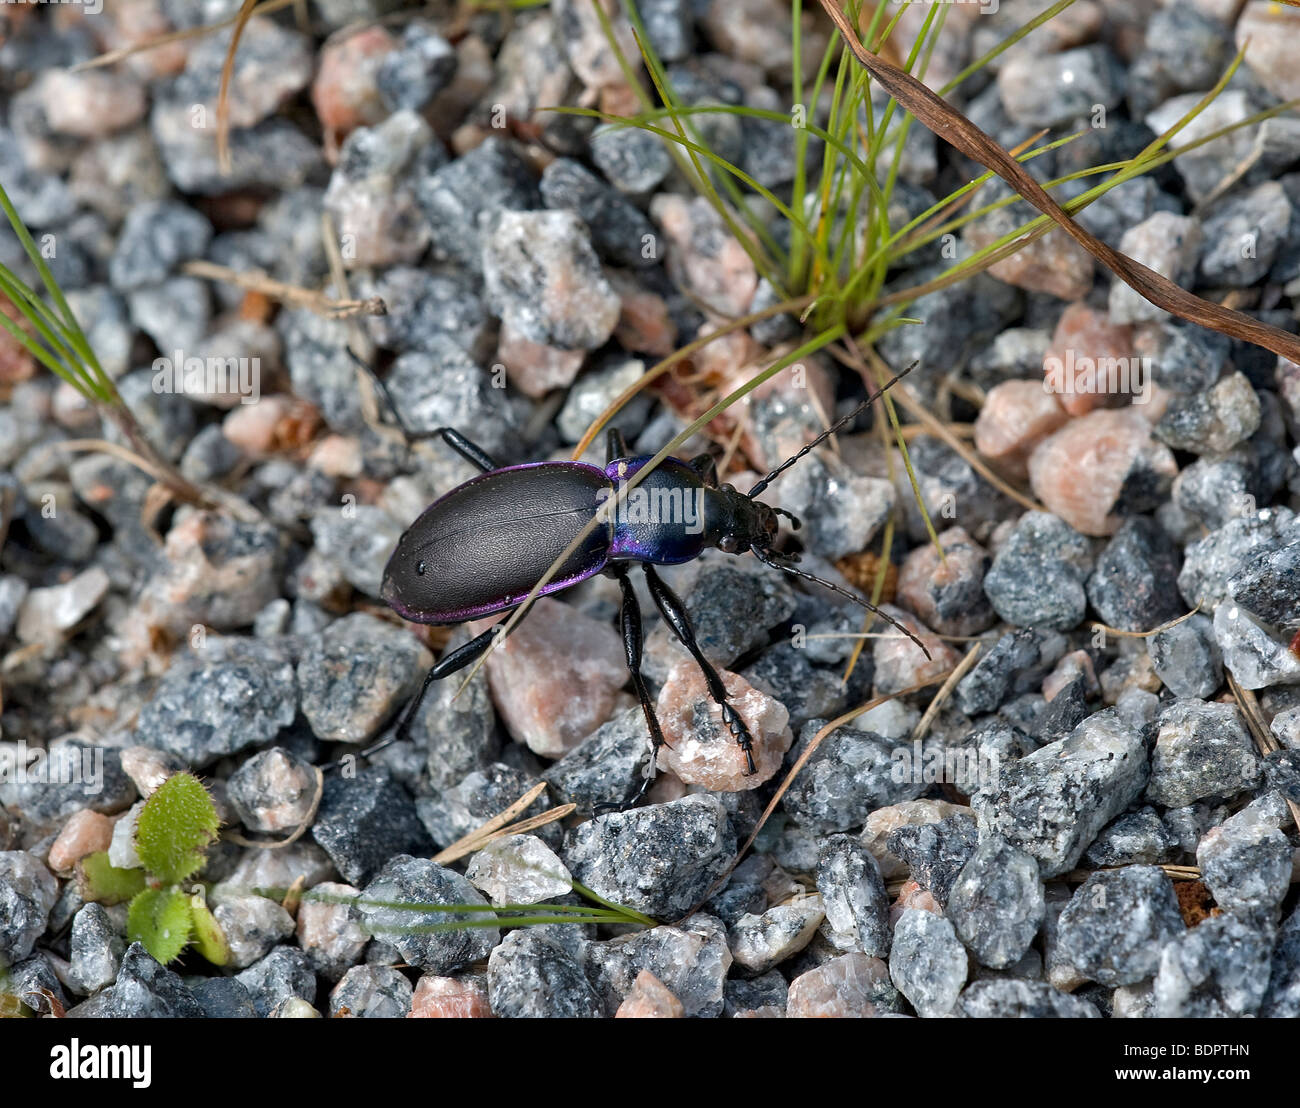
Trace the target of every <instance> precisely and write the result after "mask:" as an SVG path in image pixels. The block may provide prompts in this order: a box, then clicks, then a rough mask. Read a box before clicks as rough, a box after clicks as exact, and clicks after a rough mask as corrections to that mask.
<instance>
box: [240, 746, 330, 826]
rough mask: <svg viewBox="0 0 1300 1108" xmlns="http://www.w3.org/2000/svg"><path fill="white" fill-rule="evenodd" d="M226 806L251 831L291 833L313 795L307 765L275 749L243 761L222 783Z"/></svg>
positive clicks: (313, 777) (307, 811) (312, 778)
mask: <svg viewBox="0 0 1300 1108" xmlns="http://www.w3.org/2000/svg"><path fill="white" fill-rule="evenodd" d="M226 792H227V796H228V797H229V800H230V803H231V804H232V805H233V806H234V809H235V812H236V814H237V815H238V816H239V818H240V820H241V821H242V822H243V824H244V826H245V827H247V828H249V829H250V830H253V831H291V830H293V829H294V828H296V827H298V826H299V825H300V824H301V823H302V822H303V821H304V820H305V819H306V818H307V817H308V815H309V814H310V812H311V805H312V800H313V798H314V795H315V792H316V775H315V774H314V773H313V772H312V766H311V763H310V762H308V761H307V760H306V759H303V758H299V757H298V756H297V755H295V754H294V753H292V752H291V751H288V750H284V749H282V748H281V747H278V746H275V747H272V748H271V749H270V750H264V751H262V753H260V754H254V755H253V756H252V757H251V758H249V759H248V760H247V761H245V762H243V763H242V764H241V765H240V766H239V768H238V769H237V770H235V772H234V773H232V774H231V775H230V777H229V779H228V780H227V782H226Z"/></svg>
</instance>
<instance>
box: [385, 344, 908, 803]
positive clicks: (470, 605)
mask: <svg viewBox="0 0 1300 1108" xmlns="http://www.w3.org/2000/svg"><path fill="white" fill-rule="evenodd" d="M363 368H365V369H366V371H367V373H368V374H369V375H370V377H371V380H372V381H373V382H374V383H375V384H376V385H377V386H378V387H379V391H380V392H381V393H382V394H383V395H384V397H385V400H386V401H387V403H388V407H389V408H390V410H391V411H392V412H393V415H394V417H395V418H396V419H397V421H398V424H399V426H400V427H401V430H402V431H403V433H404V434H405V436H406V437H407V439H408V441H415V440H417V439H421V438H432V437H435V436H437V437H441V438H442V440H443V441H444V442H445V443H446V444H447V445H448V446H450V447H451V448H452V449H453V450H455V451H456V453H458V454H459V455H460V456H461V457H462V458H464V459H465V460H466V461H468V462H469V463H470V464H471V465H473V466H474V467H475V468H477V469H478V470H479V471H480V472H479V475H478V476H476V477H473V478H471V479H470V480H468V481H466V482H465V483H464V484H462V485H459V486H458V487H456V488H454V489H452V490H451V491H450V492H448V493H447V494H446V495H444V496H442V497H440V498H439V499H437V500H435V501H434V502H433V503H432V504H430V505H429V507H427V508H426V509H425V510H424V511H423V512H422V513H421V514H420V516H419V518H418V519H416V521H415V522H414V523H413V524H411V526H410V527H409V528H408V529H407V530H406V531H405V532H404V533H403V534H402V536H401V538H400V539H399V540H398V543H397V546H396V548H395V549H394V551H393V553H392V556H391V557H390V558H389V560H388V564H387V566H386V567H385V569H384V576H383V585H382V588H381V590H380V596H381V598H382V599H383V600H384V602H385V603H387V604H388V605H389V607H391V608H392V609H393V611H395V612H396V613H397V614H398V615H400V616H401V617H402V618H403V619H407V620H410V621H412V622H415V623H425V624H441V625H455V624H461V623H466V622H468V621H470V620H477V619H483V618H485V617H487V616H492V615H497V614H505V618H504V619H502V620H501V621H500V622H498V623H497V624H495V625H494V626H492V627H490V628H488V629H487V630H486V631H484V632H482V633H481V634H479V635H478V636H476V637H475V638H473V639H471V640H470V641H469V642H468V643H465V644H464V645H463V646H460V647H459V648H457V649H456V650H453V651H451V652H450V653H448V654H446V655H444V656H443V657H442V658H441V659H439V660H438V662H437V663H436V664H435V665H434V666H432V667H431V668H430V669H429V671H428V673H427V674H426V676H425V679H424V682H423V684H422V685H421V687H420V691H419V692H418V693H417V694H416V696H415V697H414V698H413V699H412V701H411V702H410V704H409V705H408V706H407V708H406V710H405V711H404V712H403V714H402V717H401V720H400V722H399V723H398V726H397V728H396V730H395V731H394V733H393V734H392V735H391V736H390V737H389V738H388V739H387V740H385V741H384V742H383V743H380V744H377V745H376V746H374V747H372V748H370V750H368V751H366V754H367V755H368V754H370V753H373V752H374V751H376V750H377V749H379V747H380V746H383V745H387V743H389V742H392V741H395V740H397V739H403V738H406V737H407V735H408V734H409V732H410V728H411V724H412V722H413V720H414V718H415V715H416V713H417V712H418V711H419V706H420V704H421V702H422V701H423V699H424V697H425V695H426V694H427V692H428V690H429V686H430V685H432V684H433V682H435V681H439V680H441V679H442V678H444V677H447V676H448V675H450V674H452V673H455V672H456V671H457V670H460V669H463V668H464V667H466V666H468V665H470V664H471V663H473V662H474V661H475V660H477V659H478V658H479V657H481V656H482V655H483V654H485V653H486V652H487V651H488V649H489V648H490V647H491V645H492V642H493V640H494V639H495V638H496V636H497V635H498V634H500V633H501V632H502V630H503V627H504V624H505V623H506V621H507V620H508V619H509V616H510V613H512V612H513V611H514V609H515V608H517V607H518V606H519V605H520V604H521V603H523V602H524V601H525V600H526V599H527V598H528V596H529V594H530V593H531V592H532V591H533V589H534V588H535V587H536V585H537V582H538V581H539V580H540V579H541V578H542V576H543V575H544V574H545V573H546V572H547V570H548V569H550V568H551V566H552V564H553V563H555V562H556V561H557V560H559V565H558V567H557V569H556V572H555V574H554V575H553V577H552V579H551V580H550V581H548V582H547V583H546V584H545V585H544V586H543V587H542V588H541V589H540V590H539V591H538V595H540V596H546V595H550V594H552V593H557V592H561V591H563V590H564V589H567V588H570V587H571V586H573V585H576V584H577V583H578V582H580V581H585V580H587V579H588V578H590V577H593V576H595V575H596V574H598V573H606V574H609V575H611V576H613V577H614V578H615V579H616V580H617V581H618V583H619V586H620V589H621V592H622V606H621V611H620V625H621V631H622V639H623V650H624V655H625V660H626V662H627V668H628V671H629V673H630V675H631V681H632V687H633V689H634V691H635V692H636V695H637V699H638V700H639V701H640V704H641V710H642V713H643V714H644V716H645V721H646V726H647V728H648V729H649V733H650V742H651V759H650V767H649V769H648V772H647V776H646V777H645V779H644V780H643V781H642V783H641V786H640V788H639V789H638V791H637V792H636V794H635V795H634V796H633V797H632V798H631V799H630V800H628V801H627V802H626V804H634V803H636V801H637V800H639V799H640V798H641V797H642V796H644V795H645V792H646V790H647V789H648V788H649V784H650V781H651V777H650V774H652V773H653V767H654V765H655V762H656V760H657V756H658V753H659V749H660V747H662V746H663V745H664V736H663V731H662V729H661V728H660V725H659V720H658V718H657V716H656V714H655V709H654V705H653V703H652V701H651V698H650V691H649V688H648V687H647V685H646V681H645V678H644V676H643V675H642V672H641V656H642V643H643V634H642V623H641V608H640V604H639V602H638V600H637V597H636V593H635V591H634V589H633V587H632V581H631V578H630V576H629V570H630V569H631V568H632V567H634V566H639V567H640V569H641V571H642V572H643V573H644V575H645V581H646V585H647V587H648V589H649V592H650V596H651V598H652V599H653V601H654V604H655V607H656V608H658V610H659V613H660V615H661V616H662V617H663V619H664V621H665V623H666V624H667V625H668V627H669V628H670V629H671V630H672V632H673V634H674V635H675V636H676V637H677V639H678V640H679V641H680V642H681V644H682V645H683V646H684V647H685V648H686V650H687V651H688V652H689V653H690V655H691V657H692V658H693V659H694V660H695V663H696V665H698V666H699V668H700V671H701V672H702V673H703V675H704V679H705V683H706V685H707V688H708V691H709V695H710V696H711V697H712V699H713V700H714V701H715V702H716V703H717V705H718V707H719V709H720V710H721V713H722V720H723V723H724V724H725V725H726V727H727V730H728V731H729V732H730V734H731V736H732V738H733V739H734V740H735V741H736V743H737V744H738V745H739V747H740V749H741V750H742V751H743V752H744V755H745V759H746V772H747V774H752V773H754V772H755V764H754V753H753V742H754V740H753V736H752V735H751V734H750V731H749V727H748V725H747V724H746V723H745V721H744V719H743V718H741V716H740V714H739V713H738V712H737V711H736V710H735V708H733V707H732V706H731V704H730V703H729V699H728V694H727V690H726V687H725V686H724V685H723V682H722V678H721V676H720V675H719V674H718V671H717V669H716V668H715V667H714V665H713V664H712V663H711V662H710V661H709V660H708V658H707V657H705V655H704V652H703V650H701V648H700V645H699V643H698V642H697V641H696V637H695V631H694V628H693V626H692V624H691V619H690V616H689V614H688V613H687V610H686V607H685V605H684V604H683V603H682V601H681V599H680V598H679V597H678V596H677V595H676V593H674V592H673V591H672V589H670V588H669V587H668V585H667V584H666V583H665V582H664V581H663V579H662V578H661V577H660V576H659V574H658V573H657V572H656V570H655V566H657V565H676V564H680V563H682V562H688V561H690V560H692V559H694V558H697V557H699V556H700V555H701V554H702V553H703V552H704V551H705V550H706V549H709V548H710V547H716V548H717V549H719V550H722V551H724V552H726V553H729V554H744V553H747V552H748V553H752V554H753V555H754V556H755V557H756V558H758V560H759V561H761V562H763V563H764V564H765V565H768V566H770V567H772V568H773V569H776V570H779V571H780V572H782V573H785V574H788V575H790V576H792V577H796V578H800V579H802V580H805V581H810V582H814V583H816V584H819V585H822V586H823V587H825V588H828V589H831V590H833V591H834V592H836V593H839V594H840V595H842V596H845V597H847V598H848V599H850V600H852V601H853V602H854V603H857V604H860V605H862V606H863V607H864V608H866V609H868V610H869V611H872V612H875V613H876V614H878V615H879V616H880V617H881V618H882V619H884V620H885V621H886V622H888V623H889V624H891V625H892V626H894V627H895V628H897V629H898V630H899V631H901V632H902V633H903V634H905V635H906V636H907V637H908V638H910V639H911V640H912V641H913V642H915V643H916V644H917V646H919V647H920V648H921V650H922V651H923V652H924V653H925V655H926V657H927V658H928V657H929V656H930V653H929V651H928V650H926V648H925V645H924V644H923V643H922V642H921V641H920V639H918V638H917V637H916V636H915V635H914V634H912V632H911V631H909V630H908V629H907V628H906V627H904V626H902V625H901V624H900V623H898V622H897V621H896V620H894V619H892V618H891V617H890V616H889V615H888V614H887V613H884V612H880V611H878V609H876V607H875V606H874V605H872V604H871V603H869V602H868V601H866V600H863V599H862V598H860V597H858V596H856V595H854V594H853V593H851V592H849V591H848V590H846V589H843V588H840V587H839V586H838V585H836V584H834V583H832V582H830V581H826V580H823V579H822V578H820V577H816V576H814V575H813V574H810V573H807V572H805V571H804V570H801V569H799V568H798V567H797V565H796V563H797V562H798V560H799V555H798V554H797V553H796V554H785V553H782V552H780V551H779V550H778V549H777V540H778V537H779V533H780V528H779V519H780V517H781V516H785V517H786V518H788V519H789V520H790V523H791V525H792V526H793V527H794V528H796V529H797V528H798V527H799V526H800V521H799V520H798V518H797V517H795V516H794V515H792V514H791V513H789V512H787V511H785V510H784V509H781V508H776V507H773V506H772V505H769V504H765V503H763V502H762V501H760V500H758V499H757V497H758V496H759V495H760V494H761V493H762V492H763V491H764V490H765V489H766V488H767V487H768V485H770V484H771V483H772V481H774V480H775V479H776V478H777V477H779V476H780V475H781V474H782V473H784V472H785V471H786V470H787V469H789V468H790V467H791V466H792V465H794V464H795V463H796V462H798V461H799V459H801V458H803V457H805V456H806V455H807V454H809V453H810V452H811V451H813V450H814V449H816V448H817V447H818V446H819V445H820V444H821V443H823V442H824V441H825V440H826V439H827V438H829V437H830V436H831V435H833V434H835V433H836V432H837V431H840V430H842V429H843V428H845V427H847V426H848V425H849V424H850V423H851V422H852V421H853V420H854V419H856V418H857V416H858V415H859V414H860V413H861V412H862V411H864V410H865V409H866V408H867V407H869V406H870V405H871V404H872V403H873V402H874V401H875V400H876V399H878V398H879V396H880V395H881V393H883V392H884V391H885V389H888V388H889V387H890V386H891V385H893V384H894V382H895V381H897V380H899V378H901V377H902V376H904V375H905V374H906V373H908V372H909V371H910V370H911V369H912V368H913V367H912V366H908V368H907V369H905V370H903V372H902V373H900V374H898V375H897V376H896V377H894V378H893V379H892V380H890V381H889V382H887V383H886V384H885V385H884V387H883V388H882V389H881V390H880V392H877V393H874V394H873V395H871V396H869V397H868V398H867V399H866V400H865V401H863V402H862V403H861V404H859V405H858V406H857V407H856V408H854V409H853V410H852V411H851V412H849V413H848V414H847V415H845V416H844V417H842V418H841V419H838V420H836V421H835V422H834V423H832V424H831V426H829V427H828V428H826V430H824V431H822V432H821V434H819V435H818V436H817V437H816V438H814V439H813V440H812V441H811V442H809V443H808V444H807V445H806V446H804V447H803V448H802V449H801V450H800V451H799V452H798V453H796V454H794V455H792V456H791V457H790V458H787V459H786V460H785V461H783V462H782V463H781V464H780V465H778V466H777V467H776V468H775V469H773V470H772V471H771V472H770V473H768V474H766V475H765V476H764V477H763V478H761V479H760V480H759V481H758V482H757V483H756V484H755V485H754V486H753V487H752V488H751V489H750V490H749V492H748V493H742V492H739V491H738V490H736V489H735V488H734V487H733V486H731V485H727V484H721V485H720V484H719V483H718V479H717V468H716V464H715V462H714V460H713V458H712V456H711V455H709V454H701V455H699V456H697V457H695V458H693V459H691V460H690V461H681V460H678V459H675V458H665V459H664V460H663V461H662V462H661V463H660V464H659V465H658V466H656V467H655V468H654V469H653V470H652V471H650V472H649V473H648V474H646V475H645V476H644V477H643V478H642V479H641V480H640V481H639V483H637V484H636V486H635V487H634V488H632V489H630V490H628V491H627V492H626V493H625V494H624V495H623V496H622V497H618V492H619V489H620V486H621V485H623V483H624V482H627V481H629V480H630V479H632V478H633V477H634V476H636V475H637V474H638V473H639V471H640V470H641V469H643V468H644V467H645V466H647V465H648V464H649V463H650V461H651V457H650V456H648V455H647V456H640V455H630V454H629V452H628V448H627V444H626V443H625V442H624V439H623V435H622V434H621V432H619V431H618V429H617V428H611V429H610V430H609V432H608V433H607V440H606V464H605V466H604V468H603V469H602V468H601V467H599V466H595V465H590V464H588V463H585V462H529V463H525V464H522V465H510V466H498V465H497V464H496V462H495V461H494V460H493V459H492V457H491V456H490V455H489V454H488V453H487V452H486V451H485V450H483V449H482V448H481V447H479V446H478V445H476V444H475V443H473V442H471V441H470V440H469V439H468V438H466V437H465V436H464V435H462V434H461V433H460V432H458V431H456V430H454V429H452V428H449V427H441V428H437V429H436V430H432V431H422V432H418V433H416V432H412V431H411V430H410V429H409V428H407V427H406V426H405V423H404V422H403V420H402V418H401V416H400V414H399V413H398V409H397V407H396V406H395V405H394V404H393V402H392V398H391V396H389V395H388V392H387V389H386V388H385V387H384V385H383V383H382V382H381V381H380V380H379V378H377V377H376V376H374V375H373V373H370V370H369V367H363ZM638 494H640V495H639V496H638ZM637 507H639V509H640V510H636V509H637ZM593 520H597V521H598V522H597V525H596V526H595V527H594V528H592V529H591V531H590V534H588V535H587V536H586V537H585V538H584V539H583V540H582V541H581V542H579V543H578V545H577V546H576V548H575V549H574V550H573V551H572V552H570V553H568V554H567V555H566V554H565V551H566V549H567V548H568V547H569V546H570V545H571V544H572V543H573V542H574V541H575V540H576V539H577V538H578V536H579V534H580V532H581V531H582V529H583V527H584V526H586V525H587V524H589V523H591V522H592V521H593ZM561 559H562V560H561Z"/></svg>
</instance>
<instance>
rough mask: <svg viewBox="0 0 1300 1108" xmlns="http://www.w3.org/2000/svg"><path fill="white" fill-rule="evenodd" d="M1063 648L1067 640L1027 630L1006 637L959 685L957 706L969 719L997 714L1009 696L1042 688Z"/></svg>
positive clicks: (983, 657)
mask: <svg viewBox="0 0 1300 1108" xmlns="http://www.w3.org/2000/svg"><path fill="white" fill-rule="evenodd" d="M1064 649H1065V640H1064V639H1063V638H1062V637H1061V636H1060V635H1057V634H1054V633H1052V632H1039V631H1032V630H1030V629H1028V628H1025V629H1022V630H1018V631H1011V632H1009V633H1007V634H1005V635H1003V636H1002V637H1001V638H1000V639H998V641H997V642H996V643H994V644H993V648H992V649H991V650H988V651H987V652H985V653H984V654H983V655H982V656H981V658H980V659H979V661H977V662H976V663H975V666H974V668H973V669H972V670H971V671H970V672H969V673H968V674H966V676H965V677H963V678H962V679H961V680H960V681H959V682H958V683H957V689H956V700H957V706H958V707H959V708H961V710H962V711H963V712H965V713H966V714H967V715H968V716H976V715H980V714H982V713H984V712H995V711H997V710H998V708H1000V707H1001V706H1002V704H1003V702H1004V701H1005V700H1006V699H1007V698H1008V697H1009V696H1013V695H1015V694H1016V693H1023V692H1028V691H1030V690H1031V689H1036V688H1037V687H1038V686H1039V685H1041V684H1042V679H1043V676H1044V675H1045V673H1046V671H1047V668H1048V667H1049V666H1051V665H1052V664H1054V663H1055V662H1056V660H1057V659H1058V658H1059V657H1060V656H1061V654H1062V653H1064Z"/></svg>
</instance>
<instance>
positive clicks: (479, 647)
mask: <svg viewBox="0 0 1300 1108" xmlns="http://www.w3.org/2000/svg"><path fill="white" fill-rule="evenodd" d="M509 618H510V617H509V616H507V617H506V619H509ZM505 622H506V620H505V619H503V620H502V621H501V622H500V623H497V624H494V625H493V626H491V627H489V628H488V629H487V630H486V631H484V632H483V633H482V634H481V635H477V636H475V637H474V638H472V639H470V641H469V642H467V643H465V645H464V646H460V647H457V648H456V649H455V650H453V651H452V652H451V653H450V654H444V655H443V656H442V657H441V658H439V659H438V661H437V662H435V663H434V664H433V665H432V666H430V667H429V672H428V673H426V674H425V675H424V683H423V684H422V685H421V686H420V691H419V692H418V693H416V694H415V696H414V697H413V698H412V700H411V702H410V703H409V704H408V705H407V706H406V710H405V711H403V712H402V718H401V719H400V720H399V721H398V724H397V726H396V727H395V728H393V730H392V731H391V732H390V733H389V734H388V735H386V736H385V737H384V738H382V739H380V740H379V741H378V742H377V743H374V744H373V745H371V746H368V747H366V749H365V750H363V751H361V753H360V754H359V755H358V757H361V758H369V757H370V756H371V755H373V754H378V753H379V751H381V750H383V749H384V747H386V746H390V745H391V744H393V743H395V742H398V741H399V740H406V739H408V738H410V735H411V725H412V724H413V723H414V722H415V716H416V713H417V712H419V710H420V705H421V704H422V703H423V702H424V697H425V694H426V693H428V691H429V686H430V685H432V684H433V683H434V682H435V681H441V680H442V679H443V678H444V677H446V676H448V675H449V674H452V673H455V672H456V671H457V670H458V669H464V668H465V667H466V666H467V665H470V664H471V663H473V662H476V661H478V659H479V658H480V657H482V656H483V655H484V654H485V653H487V649H488V647H489V646H491V645H492V640H493V639H494V638H495V637H496V636H497V635H498V634H500V633H501V629H502V627H503V626H504V624H505ZM338 764H339V763H337V762H331V763H330V764H329V765H328V766H325V767H323V768H325V769H334V768H335V767H336V766H337V765H338Z"/></svg>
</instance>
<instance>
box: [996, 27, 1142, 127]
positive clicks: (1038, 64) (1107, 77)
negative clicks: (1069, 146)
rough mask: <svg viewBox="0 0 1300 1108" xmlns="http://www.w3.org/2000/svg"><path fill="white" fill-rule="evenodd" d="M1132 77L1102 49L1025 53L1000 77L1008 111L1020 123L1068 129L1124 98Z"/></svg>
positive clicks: (1110, 53) (1017, 57)
mask: <svg viewBox="0 0 1300 1108" xmlns="http://www.w3.org/2000/svg"><path fill="white" fill-rule="evenodd" d="M1125 77H1126V73H1125V69H1124V66H1123V65H1122V64H1121V63H1120V61H1119V59H1118V58H1117V57H1116V56H1115V55H1114V53H1112V51H1111V50H1110V48H1109V47H1107V46H1102V45H1100V44H1098V45H1094V46H1080V47H1077V48H1076V49H1073V50H1063V51H1062V52H1061V53H1059V54H1052V53H1039V52H1038V51H1024V52H1022V53H1019V54H1017V55H1016V56H1015V57H1014V58H1013V59H1012V60H1010V61H1008V62H1007V63H1006V64H1005V65H1003V66H1002V68H1001V70H1000V71H999V72H998V81H997V84H998V91H999V93H1000V94H1001V96H1002V106H1003V107H1004V108H1005V109H1006V113H1007V115H1009V116H1010V117H1011V118H1012V119H1013V120H1014V121H1015V122H1016V123H1019V124H1021V125H1023V126H1028V127H1062V126H1065V125H1066V124H1068V123H1069V122H1070V121H1071V120H1074V119H1078V118H1080V117H1087V116H1089V115H1091V113H1092V111H1093V105H1094V104H1101V105H1103V106H1104V107H1106V108H1113V107H1115V106H1117V105H1118V104H1119V103H1120V101H1121V100H1122V99H1123V96H1124V90H1125V85H1126V81H1125Z"/></svg>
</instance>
